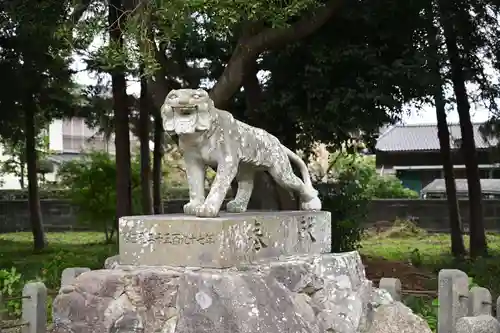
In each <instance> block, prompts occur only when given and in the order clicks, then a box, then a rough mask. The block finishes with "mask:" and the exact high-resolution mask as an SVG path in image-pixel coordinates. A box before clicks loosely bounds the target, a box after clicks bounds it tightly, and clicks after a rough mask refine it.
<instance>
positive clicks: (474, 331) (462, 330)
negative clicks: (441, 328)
mask: <svg viewBox="0 0 500 333" xmlns="http://www.w3.org/2000/svg"><path fill="white" fill-rule="evenodd" d="M456 332H457V333H500V323H499V322H498V320H496V318H494V317H492V316H490V315H479V316H476V317H462V318H460V319H458V320H457V325H456Z"/></svg>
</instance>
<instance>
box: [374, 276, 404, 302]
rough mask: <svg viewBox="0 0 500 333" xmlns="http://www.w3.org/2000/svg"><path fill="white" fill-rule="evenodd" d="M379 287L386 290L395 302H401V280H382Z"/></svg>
mask: <svg viewBox="0 0 500 333" xmlns="http://www.w3.org/2000/svg"><path fill="white" fill-rule="evenodd" d="M378 287H379V288H380V289H384V290H386V291H387V292H388V293H389V294H390V295H391V296H392V299H394V300H395V301H398V302H399V301H401V281H399V279H395V278H381V279H380V282H379V284H378Z"/></svg>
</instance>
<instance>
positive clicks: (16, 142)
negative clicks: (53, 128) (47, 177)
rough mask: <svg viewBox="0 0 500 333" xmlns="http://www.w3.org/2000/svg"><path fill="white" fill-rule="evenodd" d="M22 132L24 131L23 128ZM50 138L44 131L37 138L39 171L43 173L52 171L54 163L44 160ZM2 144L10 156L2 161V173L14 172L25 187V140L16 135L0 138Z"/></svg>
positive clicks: (5, 153)
mask: <svg viewBox="0 0 500 333" xmlns="http://www.w3.org/2000/svg"><path fill="white" fill-rule="evenodd" d="M20 132H23V133H24V131H23V130H21V129H20ZM48 140H49V138H48V136H47V135H44V133H39V134H38V135H37V136H36V138H35V144H36V149H37V152H38V154H37V157H38V165H37V169H38V170H37V171H38V172H39V173H42V174H43V173H46V172H45V171H48V172H51V170H50V167H51V166H52V164H51V163H50V162H49V161H46V160H44V157H45V155H46V153H47V152H48V146H49V142H48ZM0 144H1V145H2V148H3V154H4V156H8V158H7V159H5V160H3V161H0V175H2V174H12V175H14V176H16V177H18V178H19V184H20V186H21V188H22V189H24V188H25V187H26V177H27V166H26V143H25V140H24V139H19V138H16V137H14V138H9V137H7V138H0ZM49 165H50V166H49Z"/></svg>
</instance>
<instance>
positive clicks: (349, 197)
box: [319, 167, 369, 252]
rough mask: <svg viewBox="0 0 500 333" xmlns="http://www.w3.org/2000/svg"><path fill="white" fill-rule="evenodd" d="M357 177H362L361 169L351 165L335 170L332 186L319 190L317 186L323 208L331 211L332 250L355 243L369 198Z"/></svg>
mask: <svg viewBox="0 0 500 333" xmlns="http://www.w3.org/2000/svg"><path fill="white" fill-rule="evenodd" d="M360 177H363V170H362V169H357V168H354V167H351V168H347V169H345V170H343V171H342V172H339V174H338V177H337V183H336V186H335V188H333V187H329V188H330V190H329V191H325V190H323V191H322V190H321V187H319V189H320V194H321V200H322V201H323V206H324V208H323V209H325V210H328V211H330V212H331V214H332V252H343V251H350V250H354V249H356V248H358V247H359V242H360V241H361V237H362V234H363V229H362V225H363V223H364V221H365V219H366V214H367V205H368V200H369V197H368V196H367V192H366V191H365V189H364V188H363V187H362V186H361V184H362V183H361V182H360V181H359V178H360ZM324 188H326V189H327V188H328V187H326V186H325V187H324ZM332 190H333V191H332Z"/></svg>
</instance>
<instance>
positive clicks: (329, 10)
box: [210, 0, 342, 107]
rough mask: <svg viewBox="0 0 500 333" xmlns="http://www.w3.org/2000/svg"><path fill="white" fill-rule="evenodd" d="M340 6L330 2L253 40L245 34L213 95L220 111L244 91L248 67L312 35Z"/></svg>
mask: <svg viewBox="0 0 500 333" xmlns="http://www.w3.org/2000/svg"><path fill="white" fill-rule="evenodd" d="M341 3H342V0H330V1H328V2H327V3H326V4H325V5H324V6H321V7H318V8H316V9H314V10H313V11H311V12H310V13H308V14H306V15H304V16H303V17H302V18H301V19H300V20H299V21H297V22H296V23H294V24H292V25H290V26H288V27H286V28H279V29H277V28H266V29H264V30H262V31H260V32H259V33H257V34H256V35H253V36H251V37H249V36H247V35H246V34H243V35H242V36H241V37H240V39H239V41H238V44H237V46H236V48H235V49H234V52H233V54H232V56H231V58H230V59H229V62H228V64H227V66H226V68H225V69H224V72H223V73H222V75H221V76H220V78H219V80H217V83H216V84H215V86H214V87H213V89H212V91H211V92H210V96H211V98H212V99H213V100H214V102H215V104H216V105H218V106H219V107H220V106H221V105H223V104H224V103H227V101H228V100H229V99H230V98H231V97H232V96H233V95H234V93H235V92H236V91H237V90H238V89H239V88H240V87H241V85H242V81H243V77H244V74H245V68H246V67H247V65H248V63H250V62H251V61H255V59H256V58H257V57H258V56H259V54H261V53H262V52H264V51H267V50H270V49H276V48H278V47H281V46H283V45H285V44H287V43H291V42H294V41H297V40H300V39H302V38H304V37H307V36H308V35H310V34H312V33H313V32H314V31H316V30H317V29H319V28H320V27H321V26H322V25H323V24H325V23H326V22H327V21H328V20H329V19H330V17H331V16H332V15H333V14H334V13H335V10H336V9H337V8H338V7H339V6H340V4H341Z"/></svg>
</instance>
